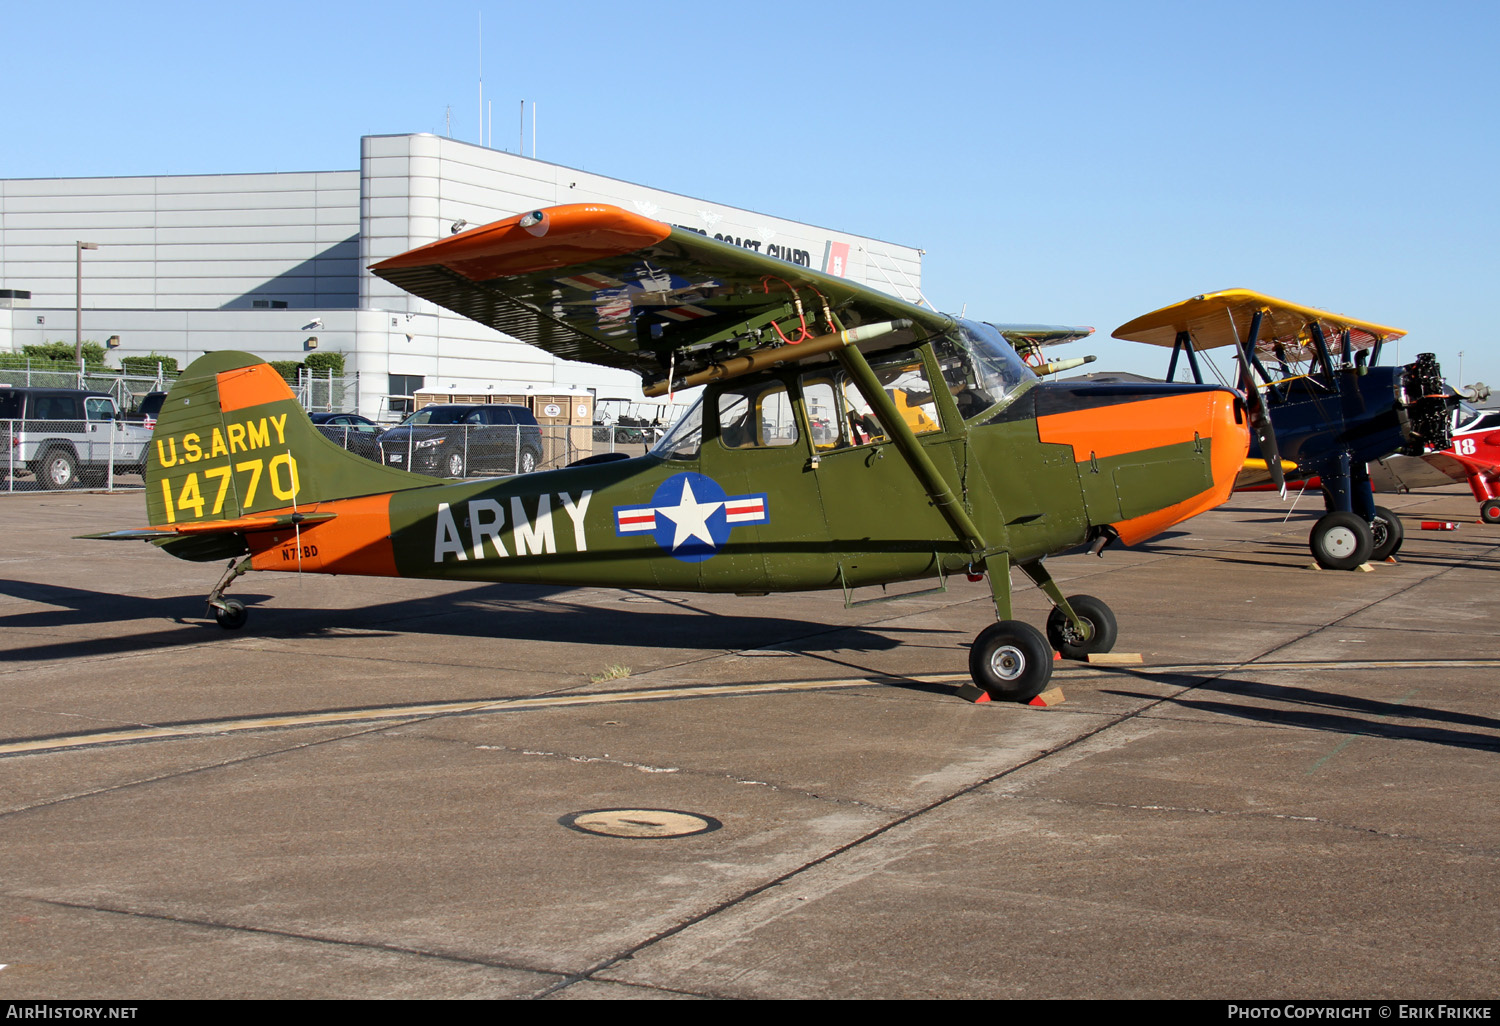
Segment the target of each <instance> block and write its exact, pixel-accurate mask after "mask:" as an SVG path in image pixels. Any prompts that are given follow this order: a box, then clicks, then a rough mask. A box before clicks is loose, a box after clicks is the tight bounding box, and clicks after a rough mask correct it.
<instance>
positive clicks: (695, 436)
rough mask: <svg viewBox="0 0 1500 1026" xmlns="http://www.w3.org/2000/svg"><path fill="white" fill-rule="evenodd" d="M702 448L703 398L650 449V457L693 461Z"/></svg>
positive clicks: (700, 397) (699, 398)
mask: <svg viewBox="0 0 1500 1026" xmlns="http://www.w3.org/2000/svg"><path fill="white" fill-rule="evenodd" d="M702 447H703V396H701V395H700V396H699V397H698V401H697V402H695V403H694V404H693V405H692V407H691V408H690V409H689V410H688V411H687V412H686V413H684V414H683V415H682V416H681V417H679V418H678V420H677V423H675V424H673V425H672V426H671V428H670V429H668V431H667V433H666V434H664V435H662V436H661V440H660V441H658V442H657V443H656V444H655V445H653V446H652V447H651V455H652V456H655V457H657V458H658V459H663V460H695V459H697V458H698V450H699V449H701V448H702Z"/></svg>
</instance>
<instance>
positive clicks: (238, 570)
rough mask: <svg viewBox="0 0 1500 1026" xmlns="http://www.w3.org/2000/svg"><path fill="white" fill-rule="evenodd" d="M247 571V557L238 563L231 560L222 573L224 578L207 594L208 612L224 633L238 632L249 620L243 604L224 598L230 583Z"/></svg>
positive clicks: (248, 559)
mask: <svg viewBox="0 0 1500 1026" xmlns="http://www.w3.org/2000/svg"><path fill="white" fill-rule="evenodd" d="M249 569H250V557H249V556H246V557H245V558H244V559H242V560H240V561H239V562H238V563H236V562H235V561H234V560H232V559H231V560H230V561H229V569H228V570H225V571H224V576H223V577H221V578H219V583H218V584H216V585H215V586H214V590H213V591H211V592H209V593H208V611H209V612H210V613H212V614H213V617H214V621H215V622H216V623H218V625H219V626H220V627H222V628H224V629H225V630H226V631H237V630H239V629H240V628H241V627H243V626H245V621H246V620H248V619H249V618H250V613H249V612H248V611H247V610H246V609H245V604H244V603H243V602H241V601H239V600H238V599H226V598H225V597H224V592H226V591H227V590H229V585H230V583H231V582H233V581H234V579H235V578H236V577H238V576H239V575H240V574H242V573H245V572H246V571H248V570H249Z"/></svg>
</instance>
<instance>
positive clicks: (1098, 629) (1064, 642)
mask: <svg viewBox="0 0 1500 1026" xmlns="http://www.w3.org/2000/svg"><path fill="white" fill-rule="evenodd" d="M1068 605H1070V606H1072V607H1073V612H1075V613H1077V614H1078V618H1079V619H1080V620H1082V621H1083V622H1084V624H1085V626H1086V628H1087V631H1086V632H1085V631H1081V630H1079V629H1078V628H1077V627H1076V626H1074V625H1073V622H1072V621H1071V620H1069V619H1068V615H1067V614H1066V613H1064V612H1063V611H1062V610H1061V609H1057V608H1054V609H1053V610H1052V613H1051V615H1050V616H1048V617H1047V640H1048V641H1050V642H1051V643H1052V647H1053V648H1054V649H1056V650H1057V651H1058V652H1060V653H1061V654H1062V657H1063V658H1064V659H1087V658H1088V657H1089V654H1090V653H1092V652H1100V653H1103V652H1108V651H1109V650H1110V649H1112V648H1114V647H1115V640H1116V639H1117V638H1119V636H1120V626H1119V624H1118V623H1116V622H1115V614H1114V610H1112V609H1110V608H1109V606H1107V605H1105V604H1104V603H1103V602H1102V601H1100V600H1099V599H1096V598H1094V596H1092V595H1069V596H1068Z"/></svg>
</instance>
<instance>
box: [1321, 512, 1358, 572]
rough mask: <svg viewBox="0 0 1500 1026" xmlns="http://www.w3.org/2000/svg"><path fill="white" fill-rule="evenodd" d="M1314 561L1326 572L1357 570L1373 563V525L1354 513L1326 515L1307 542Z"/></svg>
mask: <svg viewBox="0 0 1500 1026" xmlns="http://www.w3.org/2000/svg"><path fill="white" fill-rule="evenodd" d="M1307 543H1308V545H1309V546H1310V547H1311V548H1312V554H1313V558H1314V559H1316V560H1317V561H1318V565H1319V566H1320V567H1322V568H1323V569H1324V570H1353V569H1354V568H1355V567H1357V566H1359V565H1360V564H1362V563H1368V562H1369V561H1370V553H1371V551H1372V550H1373V549H1374V547H1375V539H1374V536H1373V534H1372V532H1371V531H1370V525H1369V524H1367V523H1365V521H1364V519H1363V518H1361V517H1359V516H1357V515H1356V514H1354V513H1344V512H1338V511H1336V512H1333V513H1325V514H1323V516H1322V517H1320V518H1319V519H1318V522H1317V523H1316V524H1314V525H1313V529H1312V534H1311V535H1310V536H1309V537H1308V539H1307Z"/></svg>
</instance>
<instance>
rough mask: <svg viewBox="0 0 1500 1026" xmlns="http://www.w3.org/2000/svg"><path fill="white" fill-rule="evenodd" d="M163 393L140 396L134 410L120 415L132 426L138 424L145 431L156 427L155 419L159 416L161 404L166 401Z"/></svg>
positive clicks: (165, 395) (149, 393) (148, 393)
mask: <svg viewBox="0 0 1500 1026" xmlns="http://www.w3.org/2000/svg"><path fill="white" fill-rule="evenodd" d="M166 398H167V393H165V392H147V393H146V394H145V395H143V396H141V401H140V404H139V405H137V406H136V407H135V409H128V410H126V411H125V412H124V414H122V418H123V419H124V420H126V421H129V422H130V423H132V424H140V425H142V426H144V427H145V428H146V429H147V430H151V429H153V428H155V427H156V418H157V417H158V416H159V415H160V414H161V404H162V403H163V402H164V401H165V400H166Z"/></svg>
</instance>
